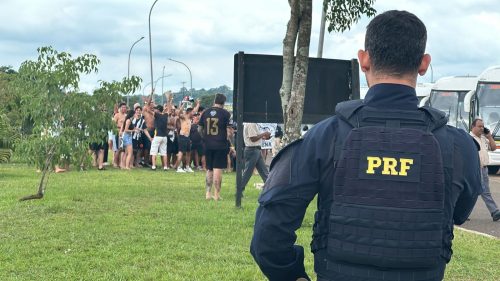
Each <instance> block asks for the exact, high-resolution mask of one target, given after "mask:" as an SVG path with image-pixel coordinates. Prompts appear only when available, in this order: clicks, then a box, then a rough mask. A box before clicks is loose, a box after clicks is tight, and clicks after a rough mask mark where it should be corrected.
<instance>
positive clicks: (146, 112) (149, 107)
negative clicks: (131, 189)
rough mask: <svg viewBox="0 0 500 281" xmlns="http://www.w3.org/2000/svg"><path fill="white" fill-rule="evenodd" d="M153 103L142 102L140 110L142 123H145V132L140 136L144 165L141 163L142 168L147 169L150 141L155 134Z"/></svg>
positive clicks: (148, 101)
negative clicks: (142, 105)
mask: <svg viewBox="0 0 500 281" xmlns="http://www.w3.org/2000/svg"><path fill="white" fill-rule="evenodd" d="M154 107H155V104H154V102H152V101H150V100H149V99H147V100H145V101H144V107H143V110H142V117H144V122H145V123H146V130H144V134H142V136H141V138H142V145H143V150H144V155H143V156H144V163H141V164H142V165H143V166H144V167H148V165H149V164H150V163H149V160H150V158H149V151H150V150H151V141H152V140H153V136H154V134H155V117H154Z"/></svg>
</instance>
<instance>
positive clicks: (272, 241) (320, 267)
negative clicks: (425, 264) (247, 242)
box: [250, 84, 481, 281]
mask: <svg viewBox="0 0 500 281" xmlns="http://www.w3.org/2000/svg"><path fill="white" fill-rule="evenodd" d="M365 105H366V106H370V107H374V108H377V109H381V110H383V109H400V110H417V108H418V99H417V97H416V93H415V89H414V88H411V87H408V86H404V85H398V84H378V85H375V86H373V87H371V88H370V89H369V91H368V93H367V95H366V98H365ZM340 123H344V122H339V121H338V119H337V118H336V117H335V116H332V117H330V118H328V119H326V120H323V121H322V122H320V123H318V124H317V125H316V126H314V127H313V128H312V129H310V130H309V131H308V133H307V134H306V135H305V136H304V138H303V139H301V140H298V141H296V142H294V143H292V144H290V145H289V146H287V147H286V148H284V149H283V150H282V151H281V152H280V153H279V154H278V155H277V157H275V159H274V160H273V163H272V164H271V171H270V174H269V178H268V180H267V181H266V183H265V186H264V191H263V192H262V193H261V195H260V197H259V203H260V206H259V208H258V209H257V212H256V218H255V226H254V236H253V239H252V244H251V249H250V250H251V253H252V255H253V257H254V259H255V260H256V262H257V264H258V265H259V267H260V268H261V270H262V272H263V273H264V274H265V275H266V276H267V277H268V278H269V279H270V280H279V281H286V280H296V279H298V278H299V277H305V278H309V277H308V276H307V274H306V272H305V269H304V249H303V247H302V246H299V245H295V241H296V238H297V237H296V235H295V231H296V230H297V229H298V228H299V227H301V224H302V220H303V218H304V215H305V211H306V209H307V207H308V205H309V203H310V202H311V200H312V199H313V198H314V197H315V196H316V195H317V194H318V200H317V201H318V211H317V212H316V215H315V221H316V222H315V224H317V225H316V227H315V229H316V230H315V231H314V234H313V242H312V244H311V247H312V250H313V252H314V255H315V265H314V268H315V271H316V272H317V273H318V275H321V276H323V277H324V278H328V279H332V280H336V278H338V276H331V275H329V274H330V273H329V272H328V271H327V266H326V247H327V245H326V237H327V235H328V228H329V226H328V224H329V223H328V215H329V211H330V210H329V209H330V205H331V200H332V199H331V198H332V197H333V196H332V189H333V178H334V177H333V171H334V168H333V152H334V149H333V143H334V140H335V137H336V128H337V127H338V126H339V125H341V124H340ZM443 131H445V132H446V134H445V135H440V136H438V135H436V138H437V139H440V138H441V139H443V138H444V139H445V140H449V139H451V138H452V139H453V142H452V143H453V145H454V146H455V147H456V148H457V149H455V150H458V151H460V153H461V156H462V157H461V159H457V160H458V162H459V163H461V166H460V167H455V170H454V174H455V175H454V176H456V178H454V179H453V187H452V189H453V190H447V191H446V192H447V193H448V194H447V197H446V199H445V208H446V209H448V210H449V211H445V213H446V212H448V214H447V216H448V217H450V219H449V220H450V226H449V229H447V230H446V231H448V232H449V233H448V235H449V236H450V244H449V245H448V246H447V247H450V248H451V239H452V228H453V225H452V222H453V221H454V222H455V223H456V224H462V223H463V222H465V220H466V219H467V217H468V216H469V214H470V212H471V211H472V208H473V207H474V204H475V201H476V199H477V195H478V194H479V190H480V186H481V182H480V177H479V168H478V156H477V151H476V148H475V146H474V144H473V143H472V140H471V138H470V137H469V136H468V135H467V133H466V132H465V131H463V130H459V129H455V128H452V127H449V126H448V127H447V128H446V130H443ZM460 160H461V161H460ZM450 212H452V214H450ZM450 254H451V253H450ZM446 262H447V261H446ZM444 264H445V261H443V265H444ZM363 269H366V267H365V268H363V266H360V271H363ZM338 280H345V279H341V278H339V279H338ZM350 280H355V279H350ZM363 280H364V279H363Z"/></svg>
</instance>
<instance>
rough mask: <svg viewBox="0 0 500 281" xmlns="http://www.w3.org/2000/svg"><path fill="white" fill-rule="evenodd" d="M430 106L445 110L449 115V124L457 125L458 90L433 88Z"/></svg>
mask: <svg viewBox="0 0 500 281" xmlns="http://www.w3.org/2000/svg"><path fill="white" fill-rule="evenodd" d="M430 106H431V107H433V108H436V109H439V110H441V111H443V112H444V113H445V114H446V115H447V116H448V125H451V126H454V127H457V121H458V116H457V115H458V106H459V105H458V92H448V91H436V90H433V91H432V92H431V98H430Z"/></svg>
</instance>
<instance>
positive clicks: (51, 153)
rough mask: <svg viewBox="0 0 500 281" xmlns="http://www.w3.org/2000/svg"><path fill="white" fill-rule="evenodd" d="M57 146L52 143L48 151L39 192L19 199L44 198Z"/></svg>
mask: <svg viewBox="0 0 500 281" xmlns="http://www.w3.org/2000/svg"><path fill="white" fill-rule="evenodd" d="M55 148H56V146H55V145H52V147H51V148H50V149H49V151H48V153H47V158H46V159H45V165H44V167H43V170H42V178H41V179H40V183H39V184H38V192H37V193H36V194H33V195H28V196H25V197H23V198H21V199H19V201H26V200H32V199H42V198H43V195H44V194H45V187H46V186H47V182H48V181H49V176H50V173H51V171H50V168H51V163H52V158H54V150H55Z"/></svg>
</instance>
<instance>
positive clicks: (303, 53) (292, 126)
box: [280, 0, 312, 145]
mask: <svg viewBox="0 0 500 281" xmlns="http://www.w3.org/2000/svg"><path fill="white" fill-rule="evenodd" d="M289 2H291V3H290V7H291V9H292V13H291V17H290V22H289V25H288V29H287V35H286V37H285V40H284V42H283V84H282V87H281V90H280V95H281V101H282V107H283V121H284V136H283V144H284V145H286V144H288V143H290V142H292V141H293V140H296V139H298V138H300V126H301V124H302V115H303V111H304V97H305V93H306V82H307V70H308V65H309V44H310V41H311V21H312V0H300V1H299V0H291V1H289ZM297 2H298V3H297ZM297 4H298V5H297ZM294 5H295V6H294ZM294 11H295V13H294ZM297 12H298V19H296V17H295V16H296V15H297V14H296V13H297ZM290 23H298V30H297V29H293V26H292V27H290V25H291V24H290ZM295 27H296V25H295ZM297 31H298V39H297V57H296V58H295V59H294V57H293V51H294V49H293V46H294V45H295V39H296V38H297V33H295V36H293V32H297ZM292 39H293V40H294V41H293V42H292V41H291V40H292ZM290 46H292V47H290ZM290 49H291V52H290ZM290 54H292V55H290ZM290 57H291V58H290ZM290 65H293V66H290ZM290 70H292V71H293V75H291V74H290ZM290 75H291V81H290ZM290 82H291V87H290V85H289V83H290ZM287 83H288V84H287ZM289 87H290V88H289ZM288 89H290V92H288Z"/></svg>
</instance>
